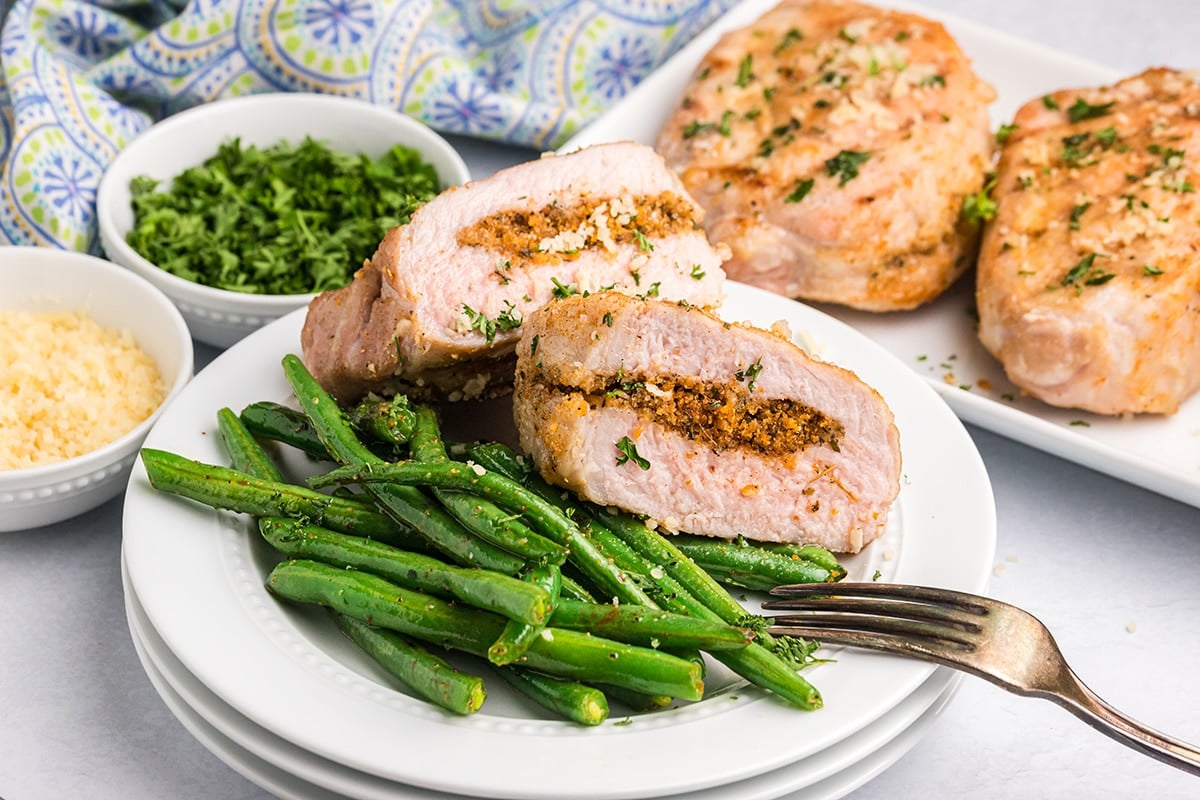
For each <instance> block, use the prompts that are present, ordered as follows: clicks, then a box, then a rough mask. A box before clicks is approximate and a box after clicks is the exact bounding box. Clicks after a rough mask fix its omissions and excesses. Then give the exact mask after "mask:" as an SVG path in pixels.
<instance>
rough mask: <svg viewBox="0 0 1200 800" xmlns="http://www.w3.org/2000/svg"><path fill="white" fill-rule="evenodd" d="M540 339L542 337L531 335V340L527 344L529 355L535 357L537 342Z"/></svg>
mask: <svg viewBox="0 0 1200 800" xmlns="http://www.w3.org/2000/svg"><path fill="white" fill-rule="evenodd" d="M541 338H542V337H541V336H539V335H538V334H536V333H535V334H534V335H533V339H532V340H531V341H530V342H529V355H531V356H533V355H537V349H538V342H539V341H541Z"/></svg>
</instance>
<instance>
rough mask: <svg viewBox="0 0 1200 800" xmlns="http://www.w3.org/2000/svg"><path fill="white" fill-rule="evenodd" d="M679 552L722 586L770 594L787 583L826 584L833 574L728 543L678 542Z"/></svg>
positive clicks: (798, 560)
mask: <svg viewBox="0 0 1200 800" xmlns="http://www.w3.org/2000/svg"><path fill="white" fill-rule="evenodd" d="M675 545H676V546H677V547H678V548H679V550H680V552H682V553H683V554H684V555H686V556H688V557H689V558H691V559H692V561H694V562H696V565H697V566H698V567H700V568H701V569H703V570H704V571H705V572H707V573H708V574H709V575H711V576H712V577H713V578H715V579H716V580H717V581H718V582H720V583H725V584H731V585H734V586H741V587H743V588H746V589H752V590H758V591H764V592H765V591H769V590H770V589H774V588H775V587H776V586H781V585H783V584H787V583H825V582H831V581H833V575H832V574H830V572H829V570H827V569H825V568H824V567H821V566H818V565H817V564H814V563H813V562H811V561H806V560H804V559H802V558H800V557H799V556H789V555H785V554H783V553H776V552H772V551H770V550H760V549H759V548H757V547H751V546H739V545H736V544H732V545H731V544H730V543H729V542H727V541H714V540H709V541H699V542H697V541H686V542H684V541H677V542H675Z"/></svg>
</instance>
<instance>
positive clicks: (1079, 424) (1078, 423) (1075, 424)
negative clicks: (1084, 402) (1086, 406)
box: [1071, 419, 1092, 428]
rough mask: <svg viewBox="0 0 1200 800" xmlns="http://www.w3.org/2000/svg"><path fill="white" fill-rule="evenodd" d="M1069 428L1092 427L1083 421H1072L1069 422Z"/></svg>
mask: <svg viewBox="0 0 1200 800" xmlns="http://www.w3.org/2000/svg"><path fill="white" fill-rule="evenodd" d="M1071 426H1072V427H1074V428H1090V427H1092V423H1090V422H1088V421H1087V420H1085V419H1073V420H1071Z"/></svg>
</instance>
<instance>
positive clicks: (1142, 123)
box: [976, 69, 1200, 414]
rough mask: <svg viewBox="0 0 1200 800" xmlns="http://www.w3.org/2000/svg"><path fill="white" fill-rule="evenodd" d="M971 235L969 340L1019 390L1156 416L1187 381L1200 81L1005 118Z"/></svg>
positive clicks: (1115, 92)
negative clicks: (991, 214) (993, 171)
mask: <svg viewBox="0 0 1200 800" xmlns="http://www.w3.org/2000/svg"><path fill="white" fill-rule="evenodd" d="M1004 130H1005V132H1006V134H1007V135H1008V139H1007V141H1006V143H1005V144H1004V146H1003V148H1002V150H1001V158H1000V163H999V169H998V172H997V175H996V187H995V190H994V201H995V203H996V216H995V219H994V220H993V221H991V222H990V223H989V224H988V226H987V228H986V231H985V233H984V239H983V245H982V248H981V253H980V258H979V272H978V276H977V285H976V299H977V305H978V309H979V336H980V339H981V340H982V341H983V344H984V345H985V346H986V347H987V349H988V350H990V351H991V352H992V353H993V354H995V355H996V357H997V358H999V360H1000V361H1001V363H1002V364H1003V365H1004V368H1005V371H1006V372H1007V373H1008V377H1009V378H1010V379H1011V380H1012V381H1013V383H1015V384H1016V385H1017V386H1019V387H1020V388H1021V389H1022V390H1023V391H1025V392H1026V393H1028V394H1030V395H1033V396H1034V397H1037V398H1039V399H1041V400H1043V401H1045V402H1047V403H1050V404H1052V405H1056V406H1064V407H1071V408H1080V409H1086V410H1088V411H1094V412H1096V413H1100V414H1121V413H1137V412H1154V413H1161V414H1169V413H1172V412H1174V411H1176V410H1177V409H1178V408H1179V405H1180V403H1181V402H1182V401H1183V400H1184V399H1186V398H1187V397H1188V396H1189V395H1191V394H1192V393H1193V392H1195V391H1196V389H1197V387H1200V347H1197V345H1196V341H1197V339H1198V338H1200V224H1198V221H1200V200H1197V194H1196V189H1197V188H1198V187H1200V85H1198V84H1197V83H1196V80H1195V79H1194V78H1193V77H1191V76H1186V75H1184V74H1182V73H1179V72H1175V71H1172V70H1169V69H1152V70H1148V71H1146V72H1144V73H1142V74H1140V75H1137V76H1134V77H1131V78H1127V79H1125V80H1122V81H1120V82H1118V83H1116V84H1115V85H1113V86H1110V87H1104V88H1088V89H1069V90H1063V91H1059V92H1054V93H1053V94H1050V95H1047V96H1045V97H1039V98H1035V99H1033V100H1031V101H1030V102H1028V103H1026V104H1025V105H1024V106H1023V107H1022V108H1021V109H1020V110H1018V112H1017V114H1016V116H1015V118H1014V119H1013V123H1012V125H1011V126H1009V127H1006V128H1005V129H1004Z"/></svg>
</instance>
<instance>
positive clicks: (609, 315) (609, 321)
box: [601, 311, 613, 328]
mask: <svg viewBox="0 0 1200 800" xmlns="http://www.w3.org/2000/svg"><path fill="white" fill-rule="evenodd" d="M601 322H603V323H604V324H605V325H607V326H608V327H610V328H611V327H612V323H613V316H612V312H611V311H605V312H604V316H603V317H602V318H601Z"/></svg>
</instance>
